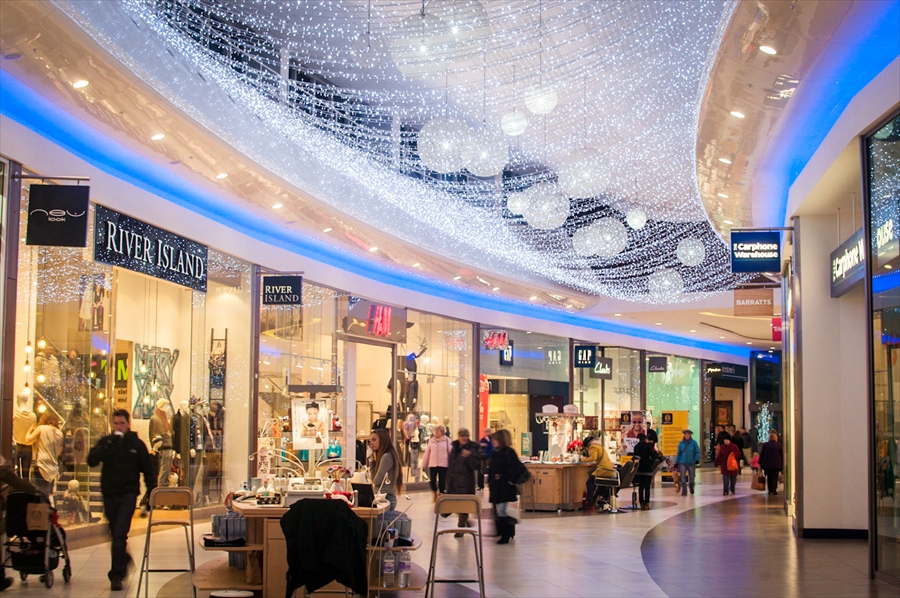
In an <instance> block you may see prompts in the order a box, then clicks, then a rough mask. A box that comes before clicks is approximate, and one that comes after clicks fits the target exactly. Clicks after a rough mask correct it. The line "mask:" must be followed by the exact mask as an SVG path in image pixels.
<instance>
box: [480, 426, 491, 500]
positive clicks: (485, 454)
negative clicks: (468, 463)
mask: <svg viewBox="0 0 900 598" xmlns="http://www.w3.org/2000/svg"><path fill="white" fill-rule="evenodd" d="M478 443H479V444H480V445H481V478H479V479H478V489H479V490H484V478H485V477H487V478H488V479H490V477H491V472H490V468H489V467H488V465H489V464H490V462H491V454H492V453H493V452H494V443H493V441H492V440H491V429H490V428H485V429H484V436H482V437H481V440H479V441H478Z"/></svg>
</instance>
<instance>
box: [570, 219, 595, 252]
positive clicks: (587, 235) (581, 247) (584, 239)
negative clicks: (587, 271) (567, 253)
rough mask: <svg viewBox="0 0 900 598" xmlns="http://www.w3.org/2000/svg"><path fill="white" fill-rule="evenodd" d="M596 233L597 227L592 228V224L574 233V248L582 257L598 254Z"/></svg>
mask: <svg viewBox="0 0 900 598" xmlns="http://www.w3.org/2000/svg"><path fill="white" fill-rule="evenodd" d="M596 233H597V229H595V228H592V227H591V226H585V227H584V228H579V229H578V230H577V231H575V234H574V235H572V248H573V249H574V250H575V253H577V254H578V255H580V256H581V257H589V256H592V255H596V253H597V250H596V247H597V243H596V240H597V234H596Z"/></svg>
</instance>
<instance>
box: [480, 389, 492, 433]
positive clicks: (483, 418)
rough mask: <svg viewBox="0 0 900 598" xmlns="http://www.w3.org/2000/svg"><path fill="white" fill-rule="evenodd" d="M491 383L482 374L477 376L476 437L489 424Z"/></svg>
mask: <svg viewBox="0 0 900 598" xmlns="http://www.w3.org/2000/svg"><path fill="white" fill-rule="evenodd" d="M490 400H491V385H490V383H489V382H488V377H487V376H486V375H484V374H480V375H479V376H478V438H481V437H482V436H484V431H485V429H487V427H488V426H489V425H490Z"/></svg>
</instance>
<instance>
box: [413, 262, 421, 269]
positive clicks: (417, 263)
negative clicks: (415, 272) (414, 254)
mask: <svg viewBox="0 0 900 598" xmlns="http://www.w3.org/2000/svg"><path fill="white" fill-rule="evenodd" d="M421 265H422V264H420V263H419V262H416V263H415V264H413V268H418V267H419V266H421Z"/></svg>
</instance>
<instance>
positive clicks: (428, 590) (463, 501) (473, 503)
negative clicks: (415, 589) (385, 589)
mask: <svg viewBox="0 0 900 598" xmlns="http://www.w3.org/2000/svg"><path fill="white" fill-rule="evenodd" d="M454 513H458V514H460V515H477V516H478V531H477V532H476V531H475V530H473V529H472V528H470V527H453V528H450V529H442V530H440V531H438V521H440V519H441V518H440V517H439V516H440V515H452V514H454ZM434 514H435V517H434V534H433V536H432V539H431V564H430V565H429V566H428V581H427V582H426V583H425V598H428V596H429V595H430V596H432V597H433V596H434V584H436V583H476V582H477V583H478V589H479V591H480V592H481V593H480V596H481V598H484V550H483V548H482V546H481V499H480V498H478V496H476V495H475V494H444V495H443V496H441V497H440V498H439V499H438V500H437V502H436V503H435V504H434ZM446 534H468V535H471V536H472V540H473V541H474V542H475V564H476V565H477V567H478V579H435V571H434V565H435V561H436V560H437V545H438V538H439V537H441V536H444V535H446Z"/></svg>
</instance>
